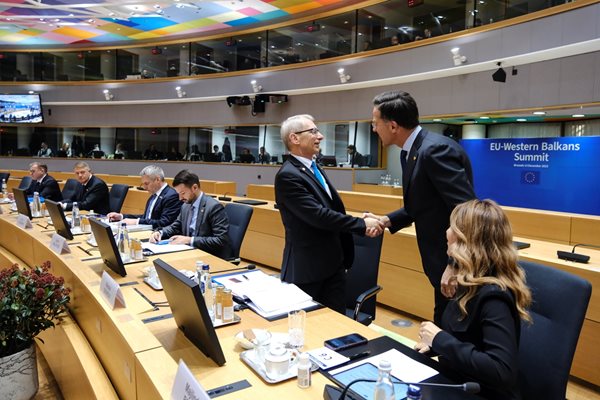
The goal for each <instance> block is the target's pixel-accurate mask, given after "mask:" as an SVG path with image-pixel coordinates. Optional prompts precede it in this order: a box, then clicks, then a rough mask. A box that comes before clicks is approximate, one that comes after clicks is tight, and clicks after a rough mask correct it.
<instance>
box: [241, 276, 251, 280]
mask: <svg viewBox="0 0 600 400" xmlns="http://www.w3.org/2000/svg"><path fill="white" fill-rule="evenodd" d="M242 276H243V277H244V279H245V280H247V281H249V280H250V278H248V277H247V276H246V275H242Z"/></svg>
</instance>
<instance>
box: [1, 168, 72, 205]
mask: <svg viewBox="0 0 600 400" xmlns="http://www.w3.org/2000/svg"><path fill="white" fill-rule="evenodd" d="M29 175H31V183H30V184H29V187H28V188H27V190H26V191H25V193H26V194H27V195H28V196H33V193H35V192H38V193H39V194H40V196H41V197H43V198H45V199H50V200H53V201H61V200H62V194H61V192H60V187H58V183H57V182H56V179H54V178H53V177H51V176H50V175H48V166H47V165H46V164H41V163H39V162H33V163H31V164H29ZM8 197H9V198H10V199H11V200H12V199H13V194H12V193H9V194H8Z"/></svg>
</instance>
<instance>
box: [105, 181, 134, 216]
mask: <svg viewBox="0 0 600 400" xmlns="http://www.w3.org/2000/svg"><path fill="white" fill-rule="evenodd" d="M128 191H129V186H128V185H122V184H120V183H114V184H113V185H112V187H111V188H110V193H108V208H109V210H110V211H112V212H117V213H120V212H121V207H123V203H124V202H125V196H127V192H128Z"/></svg>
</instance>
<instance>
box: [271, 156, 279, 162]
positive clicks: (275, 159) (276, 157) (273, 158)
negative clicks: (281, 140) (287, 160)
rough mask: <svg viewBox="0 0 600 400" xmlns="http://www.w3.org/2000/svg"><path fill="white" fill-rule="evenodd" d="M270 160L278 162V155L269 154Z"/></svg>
mask: <svg viewBox="0 0 600 400" xmlns="http://www.w3.org/2000/svg"><path fill="white" fill-rule="evenodd" d="M271 162H274V163H276V162H279V157H278V156H271Z"/></svg>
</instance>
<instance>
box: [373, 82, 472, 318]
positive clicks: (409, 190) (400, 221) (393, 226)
mask: <svg viewBox="0 0 600 400" xmlns="http://www.w3.org/2000/svg"><path fill="white" fill-rule="evenodd" d="M373 104H374V105H375V107H374V108H373V130H374V131H376V132H377V134H378V135H379V137H380V138H381V141H382V143H383V145H384V146H389V145H391V144H395V145H396V146H398V147H401V148H402V152H401V156H400V158H401V160H400V161H401V165H402V187H403V192H404V208H401V209H399V210H396V211H394V212H392V213H390V214H388V215H386V216H384V217H381V221H382V222H383V223H384V224H385V226H386V227H387V228H389V230H390V232H391V233H395V232H396V231H398V230H400V229H402V228H404V227H406V226H409V225H411V224H412V223H413V222H414V223H415V228H416V231H417V244H418V245H419V252H420V253H421V261H422V263H423V269H424V271H425V274H426V275H427V277H428V278H429V281H430V282H431V284H432V285H433V287H434V293H435V309H434V321H435V323H436V324H439V323H440V320H441V317H442V313H443V312H444V309H445V307H446V305H447V302H448V300H447V299H446V297H444V296H447V297H452V296H453V295H454V290H455V282H453V280H452V270H453V269H452V268H450V267H447V265H448V256H447V254H446V251H447V242H446V229H448V226H449V224H450V213H451V212H452V210H453V209H454V207H455V206H456V205H458V204H460V203H463V202H465V201H467V200H472V199H474V198H475V192H474V191H473V173H472V170H471V162H470V161H469V158H468V156H467V154H466V153H465V152H464V150H463V148H462V147H461V146H460V145H459V144H458V143H456V142H455V141H454V140H452V139H449V138H447V137H444V136H441V135H438V134H435V133H432V132H428V131H426V130H425V129H422V128H421V126H419V110H418V108H417V103H416V102H415V100H414V99H413V98H412V97H411V96H410V95H409V94H408V93H405V92H387V93H383V94H380V95H378V96H377V97H375V99H374V100H373ZM366 215H369V216H373V215H372V214H366ZM442 276H444V278H443V279H442Z"/></svg>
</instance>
